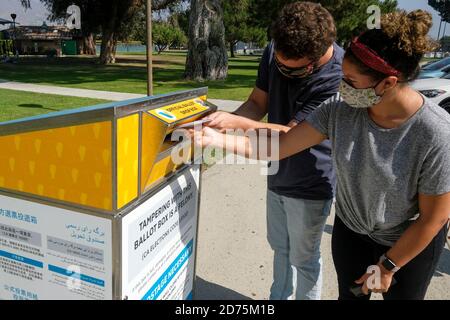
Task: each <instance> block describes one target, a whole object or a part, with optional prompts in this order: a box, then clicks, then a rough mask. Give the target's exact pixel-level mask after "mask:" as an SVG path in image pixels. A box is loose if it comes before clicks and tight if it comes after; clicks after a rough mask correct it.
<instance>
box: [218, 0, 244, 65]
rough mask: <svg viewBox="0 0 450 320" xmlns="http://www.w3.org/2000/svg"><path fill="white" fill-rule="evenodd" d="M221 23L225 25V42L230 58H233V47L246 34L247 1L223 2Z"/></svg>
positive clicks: (229, 0) (231, 0) (233, 0)
mask: <svg viewBox="0 0 450 320" xmlns="http://www.w3.org/2000/svg"><path fill="white" fill-rule="evenodd" d="M222 6H223V22H224V25H225V41H226V42H227V44H228V45H229V47H230V53H231V57H232V58H234V56H235V55H234V47H235V45H236V44H237V43H238V42H239V41H240V40H243V39H244V38H245V37H246V36H247V34H248V30H247V22H248V17H249V14H248V7H249V1H248V0H228V1H223V4H222Z"/></svg>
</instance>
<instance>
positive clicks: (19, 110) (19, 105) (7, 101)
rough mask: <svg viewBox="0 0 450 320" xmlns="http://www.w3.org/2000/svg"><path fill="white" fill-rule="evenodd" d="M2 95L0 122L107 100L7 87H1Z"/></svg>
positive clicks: (0, 95)
mask: <svg viewBox="0 0 450 320" xmlns="http://www.w3.org/2000/svg"><path fill="white" fill-rule="evenodd" d="M0 97H1V98H0V122H3V121H8V120H14V119H18V118H24V117H30V116H35V115H38V114H43V113H49V112H54V111H60V110H64V109H73V108H79V107H86V106H90V105H95V104H100V103H105V102H107V101H105V100H98V99H87V98H77V97H66V96H57V95H48V94H40V93H33V92H23V91H15V90H5V89H0Z"/></svg>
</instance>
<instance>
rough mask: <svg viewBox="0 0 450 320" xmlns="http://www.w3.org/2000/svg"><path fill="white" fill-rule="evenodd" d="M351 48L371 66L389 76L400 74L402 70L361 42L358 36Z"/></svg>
mask: <svg viewBox="0 0 450 320" xmlns="http://www.w3.org/2000/svg"><path fill="white" fill-rule="evenodd" d="M350 49H351V50H352V52H353V54H354V55H355V56H356V57H357V58H358V59H359V60H361V62H362V63H364V64H365V65H366V66H368V67H369V68H372V69H373V70H376V71H378V72H381V73H383V74H386V75H388V76H395V77H399V76H400V74H401V72H400V71H398V70H396V69H395V68H394V67H392V66H391V65H390V64H389V63H387V62H386V61H385V60H383V59H382V58H381V57H380V56H379V55H378V54H377V53H376V52H375V51H373V50H372V49H370V48H369V47H367V46H366V45H364V44H362V43H361V42H359V41H358V38H356V39H355V40H354V41H352V44H351V46H350Z"/></svg>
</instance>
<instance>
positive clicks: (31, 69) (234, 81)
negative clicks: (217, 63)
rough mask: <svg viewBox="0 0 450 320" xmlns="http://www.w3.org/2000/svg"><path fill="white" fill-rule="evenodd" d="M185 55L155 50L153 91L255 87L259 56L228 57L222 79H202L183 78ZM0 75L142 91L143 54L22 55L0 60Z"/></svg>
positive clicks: (222, 93) (226, 93)
mask: <svg viewBox="0 0 450 320" xmlns="http://www.w3.org/2000/svg"><path fill="white" fill-rule="evenodd" d="M185 59H186V55H185V53H183V52H181V53H180V52H169V53H164V54H161V55H157V54H155V56H154V81H155V82H154V90H155V94H160V93H168V92H172V91H178V90H186V89H192V88H198V87H202V86H208V87H209V97H210V98H215V99H229V100H244V99H246V98H247V97H248V95H249V94H250V92H251V90H252V88H253V87H254V84H255V79H256V75H257V69H258V64H259V59H260V58H258V57H238V58H233V59H230V62H229V75H228V78H227V79H226V80H225V81H213V82H202V83H199V82H195V81H186V80H184V79H183V73H184V66H185ZM0 79H8V80H15V81H21V82H28V83H37V84H50V85H55V86H64V87H73V88H83V89H94V90H106V91H116V92H129V93H140V94H145V93H146V67H145V56H144V55H140V56H139V55H135V56H130V55H119V56H118V58H117V64H116V65H109V66H102V65H98V64H97V63H96V59H95V58H89V57H73V58H60V59H54V60H49V59H45V58H21V60H20V62H19V63H18V64H0Z"/></svg>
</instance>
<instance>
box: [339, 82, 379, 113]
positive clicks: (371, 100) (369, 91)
mask: <svg viewBox="0 0 450 320" xmlns="http://www.w3.org/2000/svg"><path fill="white" fill-rule="evenodd" d="M383 80H384V79H383ZM383 80H381V81H380V82H378V83H377V84H376V85H375V86H374V87H371V88H366V89H357V88H355V87H354V86H353V85H351V84H350V83H349V82H347V80H345V79H344V80H342V82H341V86H340V88H339V93H340V95H341V97H342V99H343V100H344V101H345V102H346V103H347V104H348V105H349V106H351V107H353V108H370V107H373V106H374V105H376V104H378V103H380V101H381V99H382V96H378V95H377V94H376V93H375V89H376V88H377V87H378V85H379V84H380V83H381V82H382V81H383Z"/></svg>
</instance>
